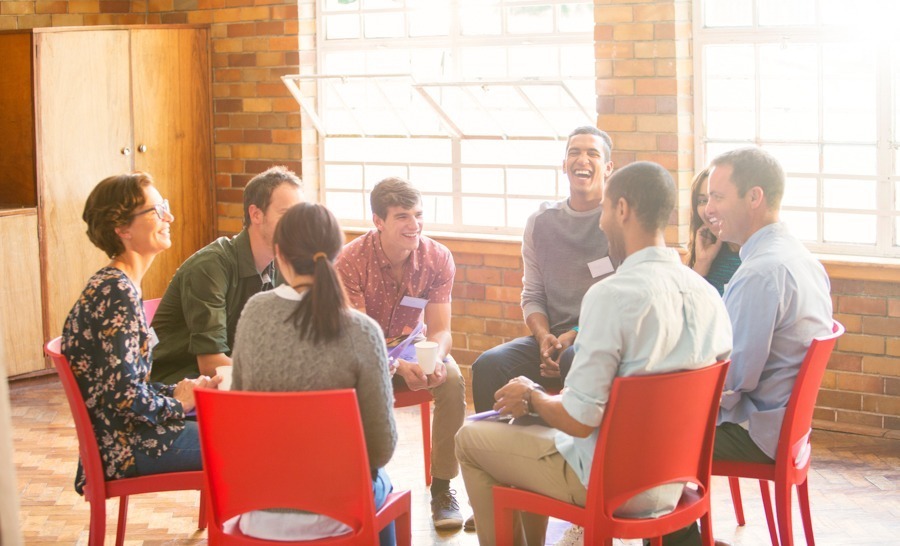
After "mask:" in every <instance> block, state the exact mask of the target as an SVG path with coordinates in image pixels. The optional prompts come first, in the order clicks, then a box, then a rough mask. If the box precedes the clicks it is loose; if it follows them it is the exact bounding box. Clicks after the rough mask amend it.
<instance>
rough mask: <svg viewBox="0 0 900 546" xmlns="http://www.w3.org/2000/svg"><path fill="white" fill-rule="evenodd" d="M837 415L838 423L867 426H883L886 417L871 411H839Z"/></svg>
mask: <svg viewBox="0 0 900 546" xmlns="http://www.w3.org/2000/svg"><path fill="white" fill-rule="evenodd" d="M835 413H836V417H837V422H838V423H844V424H848V425H862V426H865V427H874V428H882V425H883V423H884V418H883V417H882V416H881V415H873V414H871V413H859V412H855V411H837V412H835Z"/></svg>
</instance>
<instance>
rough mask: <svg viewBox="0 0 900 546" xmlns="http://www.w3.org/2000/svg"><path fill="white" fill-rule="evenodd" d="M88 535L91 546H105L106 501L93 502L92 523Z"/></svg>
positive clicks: (96, 500)
mask: <svg viewBox="0 0 900 546" xmlns="http://www.w3.org/2000/svg"><path fill="white" fill-rule="evenodd" d="M88 533H89V534H88V544H89V545H90V546H103V543H104V542H105V539H106V499H99V500H98V499H95V500H92V501H91V523H90V531H88Z"/></svg>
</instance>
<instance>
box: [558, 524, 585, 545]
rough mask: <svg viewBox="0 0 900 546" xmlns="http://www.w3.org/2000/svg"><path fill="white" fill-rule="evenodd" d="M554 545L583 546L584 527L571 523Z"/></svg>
mask: <svg viewBox="0 0 900 546" xmlns="http://www.w3.org/2000/svg"><path fill="white" fill-rule="evenodd" d="M556 546H584V527H581V526H580V525H573V526H571V527H569V528H568V529H566V532H565V533H563V536H562V538H561V539H559V542H557V543H556Z"/></svg>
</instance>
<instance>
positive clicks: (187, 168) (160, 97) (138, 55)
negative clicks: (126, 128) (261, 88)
mask: <svg viewBox="0 0 900 546" xmlns="http://www.w3.org/2000/svg"><path fill="white" fill-rule="evenodd" d="M131 32H132V34H131V73H132V82H133V84H132V88H133V93H132V95H133V98H132V101H133V105H134V143H135V146H136V147H137V150H138V152H137V154H136V155H135V168H136V169H138V170H142V171H146V172H149V173H150V174H151V175H153V178H154V179H155V180H156V182H157V185H158V187H159V191H160V193H161V194H162V195H163V197H164V198H166V199H168V200H169V204H170V205H171V207H172V213H173V214H174V215H175V222H174V223H173V224H172V228H171V233H172V248H170V249H169V250H167V251H165V252H163V253H161V254H159V255H158V256H157V257H156V260H155V261H154V263H153V266H152V267H151V268H150V270H149V271H148V272H147V275H146V276H145V277H144V281H143V287H142V288H143V292H144V297H145V298H158V297H160V296H162V295H163V292H165V289H166V286H168V284H169V281H170V280H171V279H172V275H174V274H175V270H176V269H178V267H179V266H180V265H181V263H182V262H183V261H184V260H186V259H187V258H188V257H189V256H190V255H191V254H193V253H194V252H196V251H197V250H198V249H200V248H201V247H203V246H204V245H206V244H207V243H209V242H210V240H211V239H212V235H213V216H212V188H213V177H212V138H211V136H212V135H211V129H210V125H211V119H210V118H211V114H210V67H209V39H208V36H207V31H206V29H141V30H132V31H131ZM142 146H146V149H144V148H142ZM141 150H143V151H141Z"/></svg>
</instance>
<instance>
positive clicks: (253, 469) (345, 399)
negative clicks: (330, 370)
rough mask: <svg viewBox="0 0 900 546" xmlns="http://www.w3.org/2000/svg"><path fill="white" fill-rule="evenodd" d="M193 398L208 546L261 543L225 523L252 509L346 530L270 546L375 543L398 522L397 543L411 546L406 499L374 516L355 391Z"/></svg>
mask: <svg viewBox="0 0 900 546" xmlns="http://www.w3.org/2000/svg"><path fill="white" fill-rule="evenodd" d="M194 392H195V397H196V400H197V422H198V424H199V425H200V449H201V452H202V454H203V469H204V472H205V474H206V479H207V487H208V491H209V495H210V501H209V519H210V526H209V543H210V544H211V545H213V546H215V545H219V544H257V545H258V544H267V543H269V542H267V541H263V540H260V539H257V538H252V537H248V536H246V535H244V534H243V533H241V531H240V529H239V527H238V525H236V524H235V523H234V521H233V520H232V518H234V517H235V516H237V515H239V514H243V513H245V512H250V511H252V510H261V509H266V508H292V509H296V510H305V511H308V512H315V513H318V514H322V515H325V516H328V517H330V518H333V519H336V520H339V521H341V522H343V523H346V524H347V525H348V526H350V527H351V528H352V529H353V531H352V532H350V533H348V534H345V535H340V536H337V537H330V538H326V539H322V540H318V541H302V542H284V541H278V542H271V543H272V544H303V545H306V546H313V545H315V544H323V545H325V544H327V545H329V546H337V545H351V544H353V545H365V546H372V545H377V544H378V532H379V531H380V530H381V529H383V528H384V527H385V526H387V525H388V524H389V523H391V522H392V521H396V531H397V543H398V544H399V545H400V546H409V544H410V542H411V541H412V535H411V528H410V494H409V491H402V492H399V493H390V494H389V495H388V498H387V501H386V502H385V503H384V506H382V507H381V509H379V510H378V511H377V512H376V510H375V499H374V498H373V495H372V475H371V473H370V469H369V456H368V454H367V452H366V443H365V437H364V436H363V428H362V421H361V420H360V416H359V406H358V405H357V402H356V392H355V391H354V390H352V389H342V390H330V391H309V392H250V391H217V390H213V389H197V390H195V391H194ZM229 520H232V521H229ZM226 523H227V524H226Z"/></svg>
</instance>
